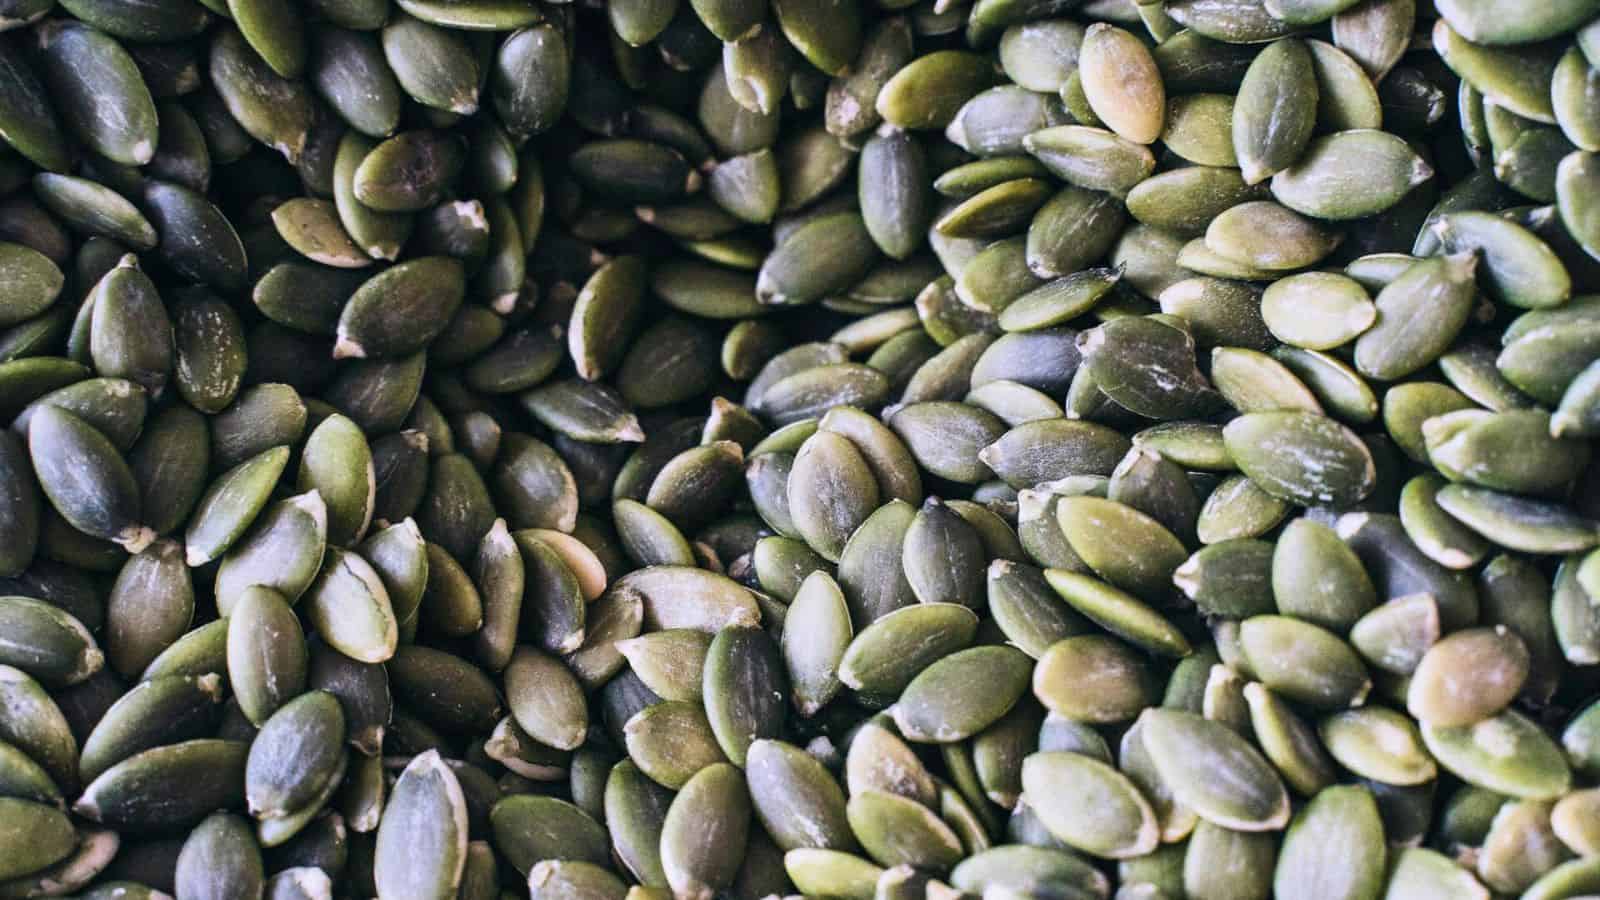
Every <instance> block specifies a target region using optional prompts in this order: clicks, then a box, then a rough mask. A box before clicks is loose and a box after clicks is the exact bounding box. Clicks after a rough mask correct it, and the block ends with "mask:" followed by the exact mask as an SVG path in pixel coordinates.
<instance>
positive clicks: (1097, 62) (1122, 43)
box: [1078, 23, 1166, 144]
mask: <svg viewBox="0 0 1600 900" xmlns="http://www.w3.org/2000/svg"><path fill="white" fill-rule="evenodd" d="M1078 71H1079V72H1080V73H1082V76H1083V89H1084V94H1085V96H1086V97H1087V98H1088V100H1089V105H1090V107H1092V108H1093V109H1094V112H1095V115H1097V116H1099V117H1100V119H1101V120H1103V121H1105V122H1106V123H1107V125H1109V126H1110V128H1111V130H1113V131H1115V132H1117V133H1118V134H1120V135H1121V136H1123V137H1125V138H1127V139H1128V140H1130V141H1134V142H1136V143H1140V144H1149V143H1153V142H1155V140H1156V139H1157V138H1159V137H1160V136H1161V129H1162V125H1163V124H1164V123H1165V121H1166V91H1165V89H1164V87H1163V86H1162V82H1161V73H1160V71H1159V70H1158V69H1157V68H1156V63H1155V60H1154V58H1152V57H1151V56H1150V51H1149V50H1148V49H1146V48H1145V46H1144V44H1142V43H1141V42H1140V41H1139V40H1138V39H1137V38H1135V37H1134V36H1133V35H1132V34H1130V33H1129V32H1126V31H1123V30H1122V29H1120V28H1116V27H1113V26H1109V25H1105V24H1104V23H1097V24H1096V25H1091V26H1090V27H1089V30H1088V31H1087V32H1085V34H1084V38H1083V45H1082V47H1081V49H1080V50H1079V56H1078Z"/></svg>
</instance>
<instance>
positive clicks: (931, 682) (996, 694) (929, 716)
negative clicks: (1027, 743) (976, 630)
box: [894, 647, 1032, 743]
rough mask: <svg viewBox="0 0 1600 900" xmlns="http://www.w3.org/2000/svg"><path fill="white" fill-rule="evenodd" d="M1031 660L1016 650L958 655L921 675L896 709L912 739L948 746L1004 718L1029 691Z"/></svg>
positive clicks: (981, 650)
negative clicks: (1028, 681) (1023, 694)
mask: <svg viewBox="0 0 1600 900" xmlns="http://www.w3.org/2000/svg"><path fill="white" fill-rule="evenodd" d="M1031 668H1032V660H1031V659H1030V658H1029V657H1028V656H1027V655H1026V654H1024V653H1022V652H1021V651H1019V650H1016V649H1015V648H1011V647H974V648H971V649H968V650H962V651H957V652H956V653H953V654H951V655H949V656H947V657H945V658H943V659H941V660H939V661H937V662H935V663H933V664H932V665H930V666H928V668H926V669H924V670H922V671H921V672H920V673H918V674H917V676H916V677H915V678H913V679H912V680H911V682H910V684H908V685H907V686H906V689H905V692H904V693H903V694H901V696H900V700H899V702H898V703H896V704H895V706H894V718H895V724H896V725H898V726H899V728H900V731H901V733H902V734H904V735H905V736H906V737H907V738H909V739H911V740H915V741H924V742H929V743H949V742H951V741H958V740H962V739H964V738H967V737H970V736H972V735H973V734H976V733H977V732H979V731H981V730H983V729H984V728H985V727H987V726H988V725H991V724H993V723H994V722H995V721H997V720H999V718H1000V717H1001V716H1003V715H1005V714H1006V713H1007V712H1008V711H1009V710H1010V709H1011V707H1012V705H1013V704H1015V703H1016V702H1017V699H1018V698H1019V697H1020V696H1021V695H1022V693H1023V692H1024V691H1026V690H1027V679H1028V676H1029V673H1030V671H1031Z"/></svg>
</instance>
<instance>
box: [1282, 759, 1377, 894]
mask: <svg viewBox="0 0 1600 900" xmlns="http://www.w3.org/2000/svg"><path fill="white" fill-rule="evenodd" d="M1384 854H1385V848H1384V845H1383V822H1382V820H1381V819H1379V818H1378V806H1377V804H1376V803H1375V802H1374V801H1373V798H1372V794H1371V793H1369V792H1368V791H1367V790H1366V789H1365V788H1362V787H1359V786H1356V785H1339V786H1335V787H1328V788H1324V789H1323V790H1322V791H1320V792H1318V794H1317V795H1316V796H1315V797H1313V798H1312V799H1311V802H1310V803H1309V804H1307V805H1306V806H1305V807H1303V808H1302V809H1301V810H1300V812H1299V813H1298V814H1297V815H1296V816H1295V818H1294V821H1293V822H1292V823H1290V825H1289V830H1288V832H1286V833H1285V835H1284V841H1283V847H1282V848H1281V849H1280V850H1279V853H1278V863H1277V867H1276V870H1275V871H1274V874H1273V888H1274V890H1275V891H1276V892H1278V893H1283V892H1284V891H1292V890H1295V887H1294V886H1295V885H1299V884H1309V883H1313V880H1314V883H1317V884H1322V885H1325V886H1326V889H1327V890H1328V891H1329V896H1330V897H1368V896H1373V895H1375V894H1377V893H1378V891H1379V889H1380V887H1381V885H1382V883H1383V874H1384V869H1383V861H1384Z"/></svg>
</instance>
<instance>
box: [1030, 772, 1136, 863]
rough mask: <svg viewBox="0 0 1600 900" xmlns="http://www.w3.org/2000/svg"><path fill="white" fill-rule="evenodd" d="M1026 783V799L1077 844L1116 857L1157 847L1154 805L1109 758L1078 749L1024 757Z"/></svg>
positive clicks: (1055, 832) (1064, 837) (1058, 835)
mask: <svg viewBox="0 0 1600 900" xmlns="http://www.w3.org/2000/svg"><path fill="white" fill-rule="evenodd" d="M1022 783H1023V796H1024V799H1025V800H1027V801H1028V804H1029V806H1030V807H1032V808H1033V809H1034V810H1035V812H1036V813H1037V814H1038V815H1039V817H1040V819H1041V820H1043V822H1044V824H1045V827H1046V828H1048V829H1049V831H1050V833H1051V834H1052V835H1054V836H1055V837H1056V838H1058V839H1059V840H1061V841H1064V842H1065V843H1067V844H1069V845H1070V846H1072V847H1073V848H1075V849H1078V850H1082V851H1084V852H1086V853H1091V854H1094V855H1096V856H1102V857H1109V858H1113V859H1121V858H1126V857H1133V856H1141V855H1143V854H1145V853H1148V852H1150V851H1151V850H1154V849H1155V846H1156V842H1157V828H1156V820H1155V813H1154V812H1153V811H1152V810H1151V808H1150V804H1149V803H1148V802H1147V801H1146V800H1145V799H1144V797H1143V796H1142V795H1141V794H1140V793H1139V789H1138V788H1137V787H1135V786H1134V784H1133V782H1131V781H1129V780H1128V779H1127V777H1126V776H1125V775H1123V774H1122V773H1120V772H1118V771H1117V770H1116V769H1113V768H1111V767H1110V766H1108V765H1106V764H1105V763H1102V762H1099V761H1098V760H1094V759H1090V758H1089V757H1087V756H1080V755H1078V754H1076V753H1059V752H1057V753H1035V754H1033V755H1031V756H1029V757H1028V758H1027V759H1025V760H1023V763H1022ZM1085 810H1088V811H1092V815H1089V816H1084V815H1083V812H1084V811H1085Z"/></svg>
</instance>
